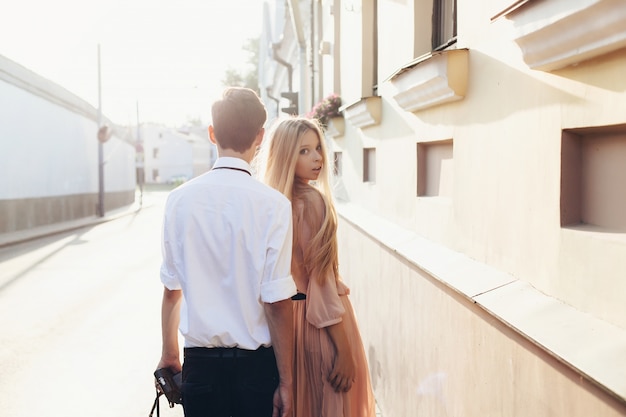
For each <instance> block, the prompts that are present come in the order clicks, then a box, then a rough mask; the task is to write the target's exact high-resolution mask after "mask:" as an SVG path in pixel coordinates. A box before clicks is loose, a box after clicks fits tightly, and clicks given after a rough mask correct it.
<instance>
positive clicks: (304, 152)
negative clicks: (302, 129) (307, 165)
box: [300, 149, 309, 155]
mask: <svg viewBox="0 0 626 417" xmlns="http://www.w3.org/2000/svg"><path fill="white" fill-rule="evenodd" d="M308 152H309V150H308V149H300V155H306V154H307V153H308Z"/></svg>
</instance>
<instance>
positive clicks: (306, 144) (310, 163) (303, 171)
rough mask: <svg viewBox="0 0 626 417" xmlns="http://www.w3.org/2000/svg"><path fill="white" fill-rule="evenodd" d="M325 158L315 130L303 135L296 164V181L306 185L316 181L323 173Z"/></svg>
mask: <svg viewBox="0 0 626 417" xmlns="http://www.w3.org/2000/svg"><path fill="white" fill-rule="evenodd" d="M323 163H324V156H323V155H322V144H321V143H320V139H319V138H318V137H317V134H316V133H315V131H313V130H307V131H306V132H305V133H304V134H303V135H302V142H301V143H300V150H299V151H298V161H297V162H296V179H297V180H299V181H302V182H305V183H308V182H309V181H315V180H316V179H317V177H318V176H319V175H320V172H321V171H322V165H323Z"/></svg>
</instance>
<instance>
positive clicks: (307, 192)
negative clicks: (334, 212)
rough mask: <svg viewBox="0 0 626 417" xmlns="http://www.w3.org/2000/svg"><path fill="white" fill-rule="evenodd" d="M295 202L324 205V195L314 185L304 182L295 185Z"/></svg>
mask: <svg viewBox="0 0 626 417" xmlns="http://www.w3.org/2000/svg"><path fill="white" fill-rule="evenodd" d="M295 197H296V198H295V200H296V204H303V205H305V206H306V205H311V204H312V205H314V206H318V207H319V206H324V196H323V195H322V193H321V192H320V191H319V190H318V189H317V188H315V187H313V186H311V185H308V184H304V185H300V186H298V187H297V189H296V191H295Z"/></svg>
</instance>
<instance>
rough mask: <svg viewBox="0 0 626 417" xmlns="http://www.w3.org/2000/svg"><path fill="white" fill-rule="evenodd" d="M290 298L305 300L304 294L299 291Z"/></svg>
mask: <svg viewBox="0 0 626 417" xmlns="http://www.w3.org/2000/svg"><path fill="white" fill-rule="evenodd" d="M291 299H292V300H294V301H298V300H306V294H302V293H301V292H299V293H296V295H294V296H293V297H291Z"/></svg>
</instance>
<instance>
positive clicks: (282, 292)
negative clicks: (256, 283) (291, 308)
mask: <svg viewBox="0 0 626 417" xmlns="http://www.w3.org/2000/svg"><path fill="white" fill-rule="evenodd" d="M296 292H297V290H296V283H295V282H294V281H293V277H292V276H291V275H288V276H286V277H285V278H279V279H275V280H273V281H270V282H266V283H264V284H261V301H263V302H264V303H275V302H277V301H282V300H286V299H287V298H290V297H291V296H292V295H295V294H296Z"/></svg>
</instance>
